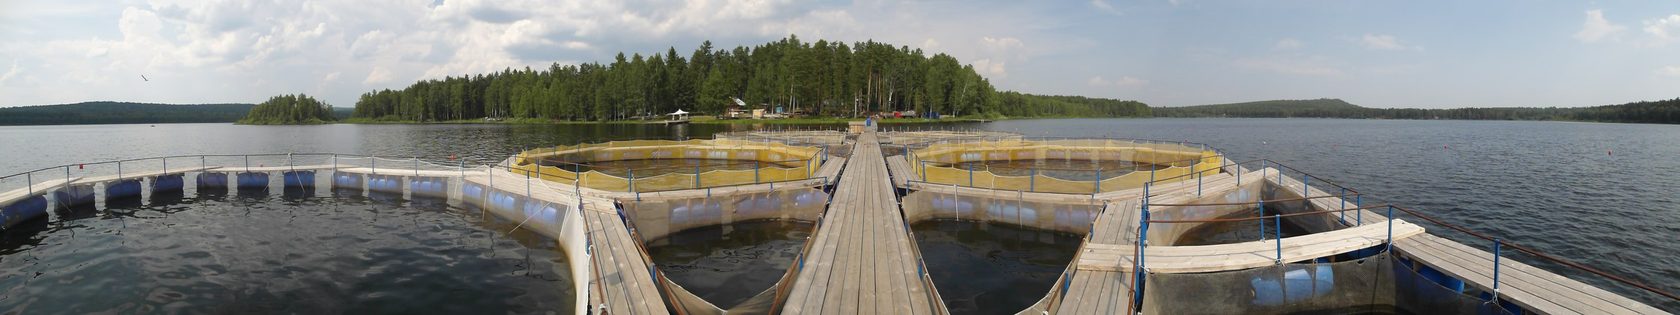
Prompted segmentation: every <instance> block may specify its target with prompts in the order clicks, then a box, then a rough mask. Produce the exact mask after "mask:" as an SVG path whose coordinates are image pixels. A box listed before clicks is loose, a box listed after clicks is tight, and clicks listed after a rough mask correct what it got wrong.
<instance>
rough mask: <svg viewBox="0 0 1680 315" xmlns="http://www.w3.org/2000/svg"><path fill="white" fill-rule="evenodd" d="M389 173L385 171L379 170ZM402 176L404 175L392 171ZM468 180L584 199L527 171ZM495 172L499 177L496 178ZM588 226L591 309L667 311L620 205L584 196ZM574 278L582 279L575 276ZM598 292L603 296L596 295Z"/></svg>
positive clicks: (569, 200)
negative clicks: (591, 244) (620, 213)
mask: <svg viewBox="0 0 1680 315" xmlns="http://www.w3.org/2000/svg"><path fill="white" fill-rule="evenodd" d="M380 172H381V174H384V169H381V170H380ZM392 174H393V175H400V174H402V173H400V172H397V173H392ZM466 174H467V177H465V178H464V180H466V181H469V182H473V183H475V184H479V185H484V186H486V187H489V186H490V183H491V182H494V183H495V189H497V190H501V191H506V192H511V193H515V194H519V195H527V194H528V196H529V197H531V198H533V199H536V200H541V201H547V202H555V203H564V204H575V203H578V202H579V201H580V200H579V198H578V196H577V195H576V194H575V192H576V191H575V190H574V191H565V190H567V189H571V188H572V187H571V186H570V185H565V184H557V183H552V182H546V181H543V180H537V179H529V180H531V182H529V183H527V178H526V177H525V176H522V175H517V174H513V173H509V172H506V171H502V170H492V171H489V172H488V174H486V172H485V171H478V172H467V173H466ZM491 176H494V180H492V179H491ZM581 201H582V202H583V206H582V207H581V208H582V209H583V211H582V212H581V213H582V215H583V219H584V226H585V227H586V228H588V231H589V237H590V239H592V240H594V247H595V248H594V250H593V251H592V252H593V255H592V256H591V257H590V259H591V260H592V261H590V262H589V263H590V264H591V266H590V267H591V268H590V270H591V271H592V272H595V274H594V278H593V279H588V281H591V282H593V283H594V286H592V288H593V290H597V291H595V292H590V293H584V292H580V294H589V303H590V305H591V307H590V308H591V309H593V308H595V306H600V305H603V304H605V305H606V306H607V312H608V314H664V313H668V312H669V311H668V310H666V309H665V300H664V298H663V297H662V296H661V295H660V293H659V287H658V285H657V283H655V282H654V280H653V275H652V274H651V273H650V272H651V271H650V270H649V269H648V266H651V264H652V262H650V261H648V260H647V259H646V256H644V255H642V249H641V247H640V246H638V245H637V242H640V240H635V239H633V237H631V235H630V229H629V228H628V227H626V226H625V225H624V221H622V220H620V219H619V217H618V208H617V207H616V206H614V205H613V201H612V200H610V199H606V198H600V197H597V196H591V195H589V194H585V195H584V197H583V198H582V200H581ZM573 281H579V279H574V280H573ZM596 293H599V294H596Z"/></svg>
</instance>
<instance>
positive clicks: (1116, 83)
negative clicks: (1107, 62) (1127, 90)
mask: <svg viewBox="0 0 1680 315" xmlns="http://www.w3.org/2000/svg"><path fill="white" fill-rule="evenodd" d="M1085 84H1086V85H1090V86H1095V87H1122V88H1124V87H1134V86H1140V85H1145V84H1149V80H1144V79H1139V78H1134V77H1131V76H1121V77H1120V78H1119V79H1114V80H1108V79H1104V78H1103V77H1102V76H1094V77H1091V79H1089V80H1085Z"/></svg>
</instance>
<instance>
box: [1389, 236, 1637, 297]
mask: <svg viewBox="0 0 1680 315" xmlns="http://www.w3.org/2000/svg"><path fill="white" fill-rule="evenodd" d="M1394 248H1395V249H1396V250H1398V251H1399V252H1400V253H1402V254H1404V255H1405V256H1408V257H1412V259H1414V260H1416V261H1419V262H1422V263H1424V264H1426V265H1429V266H1431V267H1434V268H1435V269H1436V270H1440V271H1441V272H1445V273H1447V274H1449V275H1452V276H1453V277H1455V278H1458V279H1461V280H1464V282H1465V283H1466V284H1469V285H1473V286H1476V287H1478V288H1481V289H1482V290H1487V291H1491V290H1492V289H1493V286H1492V284H1493V253H1489V252H1486V251H1482V250H1480V249H1477V248H1475V247H1471V246H1469V245H1464V244H1460V243H1458V242H1454V241H1451V240H1447V239H1444V238H1440V237H1436V236H1434V235H1428V234H1425V235H1418V236H1416V237H1412V238H1409V239H1405V240H1400V241H1395V242H1394ZM1499 265H1500V270H1499V295H1500V297H1501V298H1504V299H1506V300H1508V301H1511V302H1512V303H1517V304H1518V305H1522V306H1523V308H1526V309H1529V310H1533V311H1536V312H1539V313H1542V314H1668V312H1664V311H1662V310H1659V309H1657V308H1656V307H1653V306H1650V305H1646V304H1645V303H1640V302H1637V301H1634V300H1632V299H1629V298H1627V297H1624V296H1621V295H1619V294H1615V293H1610V292H1609V291H1605V290H1604V289H1601V288H1598V287H1594V286H1592V285H1589V284H1586V283H1581V282H1580V281H1575V280H1573V279H1569V278H1567V277H1564V276H1562V275H1559V274H1555V273H1552V272H1550V271H1546V270H1544V269H1540V268H1536V267H1534V266H1529V265H1528V264H1524V263H1521V262H1518V261H1516V260H1514V259H1510V258H1506V259H1501V260H1500V261H1499Z"/></svg>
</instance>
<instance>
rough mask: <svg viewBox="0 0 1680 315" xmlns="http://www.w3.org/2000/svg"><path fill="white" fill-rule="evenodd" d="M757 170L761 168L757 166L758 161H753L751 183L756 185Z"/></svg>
mask: <svg viewBox="0 0 1680 315" xmlns="http://www.w3.org/2000/svg"><path fill="white" fill-rule="evenodd" d="M759 168H762V166H760V165H758V160H753V183H754V184H757V183H758V169H759Z"/></svg>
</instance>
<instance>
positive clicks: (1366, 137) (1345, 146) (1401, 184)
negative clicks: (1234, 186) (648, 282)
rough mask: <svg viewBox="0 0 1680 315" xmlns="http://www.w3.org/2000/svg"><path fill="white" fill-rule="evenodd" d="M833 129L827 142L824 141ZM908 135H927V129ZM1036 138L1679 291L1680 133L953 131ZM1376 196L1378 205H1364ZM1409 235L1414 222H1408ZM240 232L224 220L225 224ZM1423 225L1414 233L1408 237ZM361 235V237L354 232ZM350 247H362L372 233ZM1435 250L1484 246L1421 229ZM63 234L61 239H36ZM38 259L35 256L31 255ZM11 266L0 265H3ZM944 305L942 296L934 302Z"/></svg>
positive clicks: (33, 139) (25, 153) (110, 130)
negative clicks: (1109, 146) (1331, 184)
mask: <svg viewBox="0 0 1680 315" xmlns="http://www.w3.org/2000/svg"><path fill="white" fill-rule="evenodd" d="M732 128H750V127H747V126H717V125H691V126H685V127H681V129H666V128H665V127H663V126H639V125H594V124H586V125H564V126H498V125H422V126H416V125H328V126H233V125H227V124H180V125H157V126H156V127H150V126H149V125H109V126H44V127H0V173H6V174H10V173H17V172H22V171H26V170H30V169H34V168H40V167H46V166H53V165H61V164H65V163H71V162H81V161H99V160H111V159H119V158H136V157H147V156H157V155H171V154H205V153H255V152H335V153H351V154H375V155H394V156H417V157H421V158H426V159H444V158H445V157H447V156H449V155H451V154H455V155H459V156H460V157H461V158H462V159H463V160H464V161H465V162H466V163H469V164H489V163H495V162H497V161H500V160H502V159H504V158H506V157H507V156H508V155H509V154H512V153H513V152H516V151H518V150H519V149H520V148H525V147H536V146H547V145H556V144H572V143H578V142H595V141H603V140H610V139H625V138H660V139H680V138H690V137H692V138H706V137H709V136H710V135H711V134H713V133H716V132H719V131H725V130H726V129H732ZM835 128H838V126H836V127H835ZM919 128H927V127H926V126H923V127H919ZM939 128H968V129H982V130H995V131H1011V132H1020V133H1024V134H1028V135H1034V136H1065V137H1124V138H1151V139H1163V140H1183V141H1189V142H1199V143H1206V144H1209V145H1212V146H1214V147H1217V148H1220V149H1222V150H1225V151H1226V152H1228V153H1230V154H1232V156H1233V159H1235V160H1250V159H1256V158H1268V159H1272V160H1275V161H1279V162H1282V163H1285V164H1288V165H1290V166H1293V167H1296V168H1298V169H1301V170H1303V171H1306V172H1309V173H1313V174H1315V175H1318V176H1320V177H1323V178H1325V179H1328V180H1331V181H1335V182H1339V183H1343V184H1346V185H1348V186H1351V187H1353V188H1355V189H1358V190H1360V191H1362V192H1364V193H1366V194H1367V195H1366V197H1367V198H1368V199H1367V203H1371V202H1390V203H1395V204H1399V205H1403V206H1410V207H1412V208H1416V209H1419V210H1420V211H1423V212H1425V213H1427V214H1430V215H1433V216H1436V217H1438V218H1441V219H1443V220H1446V221H1448V222H1452V223H1455V224H1460V225H1463V226H1467V227H1469V228H1472V229H1475V230H1478V231H1484V232H1487V233H1490V234H1493V235H1499V236H1500V237H1502V238H1503V239H1505V240H1509V241H1511V242H1516V243H1519V244H1524V245H1527V246H1530V247H1534V248H1536V249H1539V250H1542V251H1545V252H1549V253H1554V254H1556V255H1559V256H1563V257H1566V258H1569V259H1573V260H1575V261H1578V262H1582V263H1586V264H1589V265H1593V266H1595V267H1597V268H1599V269H1602V270H1606V271H1609V272H1612V273H1616V274H1621V275H1626V276H1629V277H1632V278H1636V279H1641V280H1643V281H1644V282H1647V283H1650V284H1653V285H1656V286H1658V287H1662V288H1665V289H1667V290H1669V291H1680V242H1675V241H1674V240H1676V239H1680V193H1676V192H1680V176H1673V175H1671V174H1675V173H1676V172H1680V126H1668V125H1635V124H1596V123H1569V122H1503V121H1384V120H1337V119H1056V120H1010V121H1000V122H993V123H984V124H952V125H945V126H939ZM1372 197H1380V198H1377V199H1381V200H1369V199H1370V198H1372ZM1413 221H1418V220H1413ZM234 222H237V221H229V222H227V224H232V223H234ZM1420 223H1423V224H1425V226H1429V225H1428V224H1427V223H1426V222H1420ZM351 230H357V229H351ZM360 230H364V231H355V232H356V233H365V234H372V233H375V231H380V229H377V228H364V229H360ZM1431 231H1433V232H1434V233H1435V234H1437V235H1441V236H1443V237H1447V238H1450V239H1454V240H1458V241H1461V242H1465V243H1467V244H1471V245H1473V246H1481V247H1488V245H1489V244H1482V243H1483V242H1482V241H1479V240H1477V239H1474V238H1471V237H1468V236H1465V235H1462V234H1458V233H1451V232H1449V231H1448V230H1446V229H1444V228H1436V227H1431ZM53 233H68V232H46V234H53ZM27 252H29V253H33V254H35V255H40V253H36V252H37V251H34V250H31V251H27ZM19 255H20V253H13V254H9V255H7V256H3V257H0V260H13V259H16V256H19ZM1513 257H1516V258H1518V259H1520V260H1523V261H1525V262H1527V263H1529V264H1532V265H1536V266H1540V267H1542V268H1546V269H1549V270H1553V271H1558V272H1561V273H1564V274H1566V275H1569V276H1571V277H1572V278H1576V279H1582V280H1583V281H1586V282H1588V283H1591V284H1594V285H1600V286H1604V287H1607V288H1609V289H1611V290H1612V291H1614V292H1618V293H1623V294H1628V295H1630V296H1632V297H1634V298H1636V299H1638V300H1640V301H1645V302H1648V303H1660V305H1661V307H1662V308H1663V309H1665V310H1669V311H1680V302H1672V301H1666V300H1664V299H1662V298H1660V297H1658V296H1655V295H1653V294H1646V293H1643V292H1640V291H1637V289H1631V288H1628V287H1625V286H1621V285H1615V284H1613V283H1612V282H1610V281H1609V280H1604V279H1600V278H1596V277H1591V276H1590V275H1586V274H1584V273H1581V272H1575V271H1572V270H1569V269H1567V268H1565V267H1560V266H1557V265H1554V264H1549V263H1545V262H1543V261H1540V260H1538V259H1534V258H1528V257H1522V256H1513ZM942 292H943V291H942Z"/></svg>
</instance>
